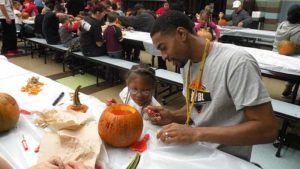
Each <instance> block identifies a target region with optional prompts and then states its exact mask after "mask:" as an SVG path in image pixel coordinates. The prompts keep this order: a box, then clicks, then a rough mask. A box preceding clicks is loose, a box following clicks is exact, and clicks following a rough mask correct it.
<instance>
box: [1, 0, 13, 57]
mask: <svg viewBox="0 0 300 169" xmlns="http://www.w3.org/2000/svg"><path fill="white" fill-rule="evenodd" d="M0 22H1V26H2V48H1V54H2V55H5V56H8V57H11V56H16V55H17V35H16V24H15V19H14V9H13V3H12V1H11V0H0Z"/></svg>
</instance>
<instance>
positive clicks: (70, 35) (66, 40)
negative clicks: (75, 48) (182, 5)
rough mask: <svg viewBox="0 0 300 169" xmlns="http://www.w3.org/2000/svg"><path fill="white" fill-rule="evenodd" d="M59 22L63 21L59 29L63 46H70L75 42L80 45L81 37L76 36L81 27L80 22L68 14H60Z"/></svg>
mask: <svg viewBox="0 0 300 169" xmlns="http://www.w3.org/2000/svg"><path fill="white" fill-rule="evenodd" d="M59 22H60V23H61V26H60V27H59V30H58V31H59V36H60V41H61V43H62V44H63V46H64V47H67V48H68V47H70V46H72V45H75V44H78V45H79V37H78V36H76V35H77V34H76V33H77V31H78V28H79V22H77V21H75V22H72V21H71V19H70V17H69V16H68V15H61V16H59Z"/></svg>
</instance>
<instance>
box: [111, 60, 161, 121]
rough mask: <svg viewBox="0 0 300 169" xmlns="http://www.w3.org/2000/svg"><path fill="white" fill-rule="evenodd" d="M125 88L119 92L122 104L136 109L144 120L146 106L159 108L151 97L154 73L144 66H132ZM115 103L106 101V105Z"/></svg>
mask: <svg viewBox="0 0 300 169" xmlns="http://www.w3.org/2000/svg"><path fill="white" fill-rule="evenodd" d="M126 83H127V86H126V87H125V88H124V89H123V90H122V91H121V93H120V98H121V100H122V102H123V103H124V104H128V105H130V106H132V107H134V108H136V109H137V110H138V111H139V112H140V113H141V114H142V116H143V118H144V119H145V120H147V119H149V117H148V115H147V113H145V111H144V108H145V107H146V106H148V105H153V106H159V105H160V104H159V103H158V102H157V101H156V99H155V98H154V97H153V92H154V88H155V83H156V79H155V71H154V70H153V69H152V68H151V67H150V66H149V65H146V64H140V65H135V66H132V68H131V69H130V71H129V72H128V74H127V79H126ZM114 103H116V101H115V100H114V99H110V100H108V101H107V103H106V104H107V105H108V106H109V105H111V104H114Z"/></svg>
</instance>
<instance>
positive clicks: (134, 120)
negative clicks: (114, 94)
mask: <svg viewBox="0 0 300 169" xmlns="http://www.w3.org/2000/svg"><path fill="white" fill-rule="evenodd" d="M142 131H143V119H142V116H141V114H140V113H139V112H138V111H137V110H136V109H135V108H134V107H131V106H129V105H126V104H114V105H111V106H109V107H107V108H106V109H105V110H104V111H103V113H102V115H101V117H100V119H99V124H98V132H99V135H100V137H101V138H102V140H104V141H105V142H106V143H107V144H110V145H112V146H114V147H128V146H130V145H132V144H133V143H134V142H135V141H137V140H138V139H139V138H140V136H141V134H142Z"/></svg>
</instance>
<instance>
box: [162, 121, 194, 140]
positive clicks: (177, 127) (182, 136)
mask: <svg viewBox="0 0 300 169" xmlns="http://www.w3.org/2000/svg"><path fill="white" fill-rule="evenodd" d="M156 137H157V139H159V140H161V141H162V142H163V143H165V144H191V143H194V142H196V141H197V130H196V129H195V128H191V127H189V126H187V125H184V124H177V123H172V124H168V125H166V126H163V127H162V129H161V130H160V131H159V132H158V133H157V135H156Z"/></svg>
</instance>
